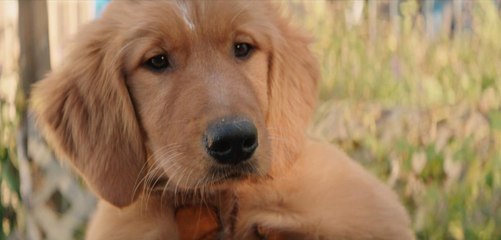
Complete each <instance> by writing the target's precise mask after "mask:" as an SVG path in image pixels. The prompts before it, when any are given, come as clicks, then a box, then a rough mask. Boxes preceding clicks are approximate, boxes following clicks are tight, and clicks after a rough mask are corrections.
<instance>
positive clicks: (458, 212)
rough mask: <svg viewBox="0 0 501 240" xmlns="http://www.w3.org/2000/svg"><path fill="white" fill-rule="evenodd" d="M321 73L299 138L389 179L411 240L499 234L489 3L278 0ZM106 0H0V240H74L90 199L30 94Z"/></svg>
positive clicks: (499, 30)
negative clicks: (41, 125)
mask: <svg viewBox="0 0 501 240" xmlns="http://www.w3.org/2000/svg"><path fill="white" fill-rule="evenodd" d="M277 3H278V4H282V5H284V6H285V9H286V10H287V11H290V12H292V16H293V19H291V21H295V22H296V23H297V24H299V25H302V26H304V28H306V29H307V30H309V31H310V32H311V33H312V34H313V36H314V37H315V43H314V44H313V45H312V48H313V50H314V51H315V53H316V54H317V56H318V58H319V61H320V64H321V66H322V74H323V80H322V83H321V87H320V94H319V97H320V101H319V105H318V110H317V113H316V116H315V119H314V124H313V126H312V127H311V129H310V132H311V135H313V136H316V137H318V138H322V139H325V140H327V141H329V142H332V143H334V144H337V145H339V146H341V147H342V148H343V149H345V150H346V151H347V152H348V153H349V154H350V155H351V156H352V157H353V158H354V159H356V160H357V161H359V162H360V163H361V164H362V165H364V166H366V168H368V169H369V170H370V171H372V172H373V173H374V174H376V175H377V176H379V177H380V178H381V179H383V180H384V181H385V182H387V183H388V184H389V185H390V186H391V187H392V188H393V189H394V190H395V191H396V192H397V193H398V194H399V197H400V199H401V201H402V202H403V203H404V204H405V206H406V207H407V209H408V211H409V213H410V214H411V218H412V222H413V229H414V230H415V233H416V237H417V239H501V151H500V149H501V15H500V14H501V0H352V1H350V0H330V1H329V0H282V1H278V0H277ZM105 4H106V1H101V0H97V1H90V0H85V1H83V0H82V1H78V0H72V1H69V0H60V1H58V0H49V1H47V0H36V1H29V0H23V1H19V2H18V1H15V0H2V1H0V203H1V204H0V240H3V239H34V240H38V239H54V240H57V239H82V237H83V231H84V227H85V224H86V222H87V220H88V218H89V216H90V215H91V214H92V211H93V209H94V206H95V203H96V200H95V198H94V197H93V196H92V194H90V193H89V192H88V191H87V190H86V188H85V186H84V184H83V183H82V182H81V180H80V179H79V178H78V177H77V176H75V175H74V174H72V172H71V171H70V169H69V168H68V166H65V165H64V164H60V162H58V161H57V160H56V158H55V157H54V155H53V153H52V152H51V150H50V149H49V148H48V147H47V146H46V144H45V142H44V140H43V139H42V138H41V137H40V136H39V134H38V131H37V130H36V128H35V127H34V125H33V120H32V119H31V116H30V114H29V111H28V107H27V99H28V98H29V86H30V84H32V83H33V82H35V81H37V80H39V79H41V78H43V76H44V74H46V73H47V72H48V71H50V68H51V67H53V66H57V65H58V64H59V62H60V61H61V56H62V54H63V52H64V49H65V46H66V44H67V43H68V42H69V40H71V36H72V34H74V33H75V32H76V31H77V29H78V28H79V26H80V25H81V24H83V23H85V22H88V21H91V20H92V19H95V18H97V17H99V14H100V11H102V9H103V7H105Z"/></svg>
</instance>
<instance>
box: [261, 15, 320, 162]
mask: <svg viewBox="0 0 501 240" xmlns="http://www.w3.org/2000/svg"><path fill="white" fill-rule="evenodd" d="M277 25H278V26H277V27H278V31H277V33H276V34H275V35H274V36H272V37H271V41H272V45H273V46H272V50H271V55H270V59H269V64H270V71H269V75H270V76H269V83H268V87H269V104H270V106H269V114H268V126H269V128H270V135H271V136H272V145H273V146H272V147H273V148H272V149H273V154H274V155H275V157H274V158H275V159H277V158H278V159H279V160H278V162H275V163H273V164H275V166H273V167H272V171H275V169H276V168H281V165H283V164H290V162H291V161H292V160H294V159H295V158H296V157H297V154H298V153H299V150H300V149H301V146H302V144H303V142H304V139H305V134H306V129H307V126H308V123H309V122H310V118H311V117H312V114H313V111H314V108H315V103H316V97H317V82H318V80H319V77H320V73H319V69H318V64H317V60H316V58H315V57H314V56H313V54H312V52H311V51H310V49H309V48H308V47H309V46H308V45H309V44H310V42H311V40H310V38H309V37H307V35H306V34H304V33H303V32H301V31H299V29H293V28H292V27H291V26H289V24H288V23H287V22H286V21H284V20H283V19H279V20H278V24H277ZM273 138H277V139H276V140H275V141H273ZM282 167H283V166H282Z"/></svg>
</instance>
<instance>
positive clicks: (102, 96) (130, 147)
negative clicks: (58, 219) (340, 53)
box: [32, 0, 411, 239]
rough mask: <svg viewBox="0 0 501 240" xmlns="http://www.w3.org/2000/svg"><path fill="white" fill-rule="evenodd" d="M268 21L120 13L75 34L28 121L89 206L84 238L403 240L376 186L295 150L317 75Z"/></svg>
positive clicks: (230, 8)
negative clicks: (94, 205) (92, 201)
mask: <svg viewBox="0 0 501 240" xmlns="http://www.w3.org/2000/svg"><path fill="white" fill-rule="evenodd" d="M279 12H280V11H279V10H278V9H277V8H276V7H274V6H273V5H272V4H271V3H270V2H268V1H227V0H214V1H197V0H194V1H181V0H180V1H139V0H123V1H114V2H112V3H111V4H110V5H109V7H108V9H107V10H106V11H105V13H104V14H103V16H102V18H100V19H98V20H96V21H94V22H93V23H90V24H89V25H88V26H86V27H84V28H83V29H82V30H81V31H80V32H79V34H78V35H77V37H76V41H75V44H74V47H73V48H72V49H71V50H70V51H69V54H68V55H67V56H66V58H65V60H64V61H63V63H62V65H61V66H59V67H58V68H57V69H55V70H54V71H53V72H52V73H51V74H50V75H49V76H48V77H47V78H46V79H44V80H42V81H40V82H39V83H37V84H36V85H35V86H34V89H33V93H32V106H33V109H34V112H35V114H36V116H37V118H38V120H39V124H40V126H41V129H42V131H43V133H44V135H45V136H46V139H47V140H48V142H49V143H50V144H51V145H52V146H53V147H54V149H55V151H56V153H58V154H59V155H60V156H62V158H64V159H68V160H69V162H70V163H71V164H72V166H73V167H74V168H75V169H76V170H77V171H78V172H79V173H80V174H81V175H82V176H83V177H84V179H85V180H86V182H87V183H88V185H89V186H90V188H91V189H92V190H93V191H94V192H95V193H96V194H97V195H98V196H99V198H100V199H101V201H100V203H99V206H98V209H97V212H96V214H95V216H94V217H93V220H92V222H91V224H90V226H89V228H88V230H87V235H86V237H87V239H255V238H270V239H280V238H286V239H292V238H301V239H303V238H304V239H317V238H322V239H332V238H341V239H410V238H411V232H410V229H409V220H408V217H407V215H406V213H405V211H404V209H403V207H402V206H401V205H400V204H399V202H398V200H397V198H396V197H395V195H394V194H393V193H392V192H391V191H390V190H389V189H388V188H387V187H386V186H384V185H383V184H382V183H381V182H379V181H378V180H377V179H376V178H374V177H372V176H371V175H370V174H369V173H367V172H366V171H364V170H363V169H362V168H361V167H359V166H358V165H357V164H356V163H354V162H353V161H351V160H350V159H348V158H347V157H346V156H345V155H344V154H343V153H341V152H340V151H339V150H337V149H335V148H333V147H332V146H330V145H326V144H322V143H318V142H314V141H312V140H310V139H309V138H308V137H307V136H306V135H305V129H306V127H307V125H308V123H309V119H310V117H311V115H312V114H313V110H314V105H315V96H316V89H317V81H318V79H319V70H318V64H317V62H316V61H315V58H314V57H313V56H312V54H311V52H310V51H309V49H308V44H309V42H310V40H309V38H308V37H307V36H306V35H305V34H303V33H302V32H301V31H299V30H298V29H296V28H293V27H292V26H290V25H289V23H288V22H287V20H286V19H284V18H282V17H281V16H280V14H279ZM190 223H191V224H190ZM194 226H196V227H194Z"/></svg>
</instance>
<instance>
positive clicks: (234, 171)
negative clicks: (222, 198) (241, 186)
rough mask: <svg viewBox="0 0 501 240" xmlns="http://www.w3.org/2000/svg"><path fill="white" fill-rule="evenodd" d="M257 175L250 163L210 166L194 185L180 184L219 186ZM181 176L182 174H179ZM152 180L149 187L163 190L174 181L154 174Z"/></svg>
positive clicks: (184, 187)
mask: <svg viewBox="0 0 501 240" xmlns="http://www.w3.org/2000/svg"><path fill="white" fill-rule="evenodd" d="M258 176H259V170H258V169H257V167H256V166H254V165H253V164H251V163H245V164H241V165H237V166H212V167H210V168H209V170H208V171H207V173H206V174H204V176H203V177H202V178H200V179H199V180H198V181H196V182H197V184H196V185H195V186H182V187H181V188H182V189H184V190H197V189H198V188H205V189H207V188H220V187H221V186H225V185H227V184H232V183H237V182H240V181H244V180H246V179H251V178H255V177H258ZM181 177H183V176H181ZM154 179H155V180H154V181H148V182H149V188H150V189H153V190H155V191H164V190H165V189H166V187H167V185H170V184H172V183H173V182H176V181H175V180H174V179H170V178H169V176H166V175H165V176H156V177H154Z"/></svg>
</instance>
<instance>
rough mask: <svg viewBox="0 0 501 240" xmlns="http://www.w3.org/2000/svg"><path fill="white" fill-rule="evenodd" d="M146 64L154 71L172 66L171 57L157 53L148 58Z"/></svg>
mask: <svg viewBox="0 0 501 240" xmlns="http://www.w3.org/2000/svg"><path fill="white" fill-rule="evenodd" d="M144 65H145V66H146V67H147V68H148V69H150V70H151V71H154V72H161V71H163V70H165V69H167V68H168V67H170V63H169V58H168V57H167V55H165V54H160V55H156V56H154V57H152V58H150V59H148V60H147V61H146V62H145V63H144Z"/></svg>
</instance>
